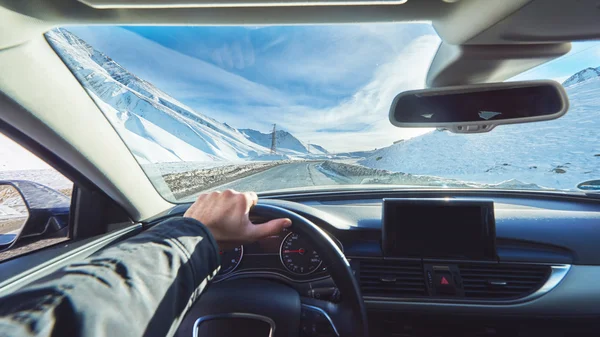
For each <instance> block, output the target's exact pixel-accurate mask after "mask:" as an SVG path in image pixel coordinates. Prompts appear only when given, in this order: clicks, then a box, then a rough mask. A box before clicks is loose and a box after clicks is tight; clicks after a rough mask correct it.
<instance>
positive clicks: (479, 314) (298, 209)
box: [173, 190, 600, 336]
mask: <svg viewBox="0 0 600 337" xmlns="http://www.w3.org/2000/svg"><path fill="white" fill-rule="evenodd" d="M386 198H401V199H402V198H412V199H415V198H416V199H436V200H440V199H445V200H449V199H451V200H457V201H460V202H466V203H481V202H485V203H488V204H489V205H492V208H493V220H494V255H493V257H492V258H489V254H483V255H481V256H480V257H477V256H472V257H461V256H458V257H453V256H450V255H447V254H439V256H435V254H436V253H433V254H434V255H427V254H426V255H427V256H422V254H416V255H414V254H412V255H411V254H408V253H407V252H404V251H402V250H400V251H401V252H402V253H401V254H396V255H394V254H391V253H390V252H389V251H387V250H386V249H385V246H386V244H385V242H384V236H383V232H384V229H385V221H384V220H385V219H384V218H385V213H384V210H383V208H384V199H386ZM261 202H263V203H267V204H271V205H275V206H279V207H283V208H286V209H288V210H290V211H293V212H295V213H298V214H300V215H302V216H304V217H306V218H307V219H309V220H311V221H312V222H313V223H315V224H316V225H317V226H319V227H321V229H323V230H324V231H325V232H326V233H327V234H328V235H329V236H330V237H332V238H333V239H334V241H335V242H336V243H337V244H338V245H339V247H340V248H341V249H342V251H343V252H344V255H345V256H346V258H347V259H348V260H349V262H350V264H351V267H352V269H353V271H354V274H355V277H356V278H357V281H358V283H359V285H360V288H361V292H362V295H363V299H364V301H365V304H366V306H367V310H368V314H369V324H370V327H371V329H372V335H380V336H428V335H437V336H444V335H456V334H460V335H474V336H475V335H477V336H479V335H485V336H501V335H519V336H538V335H545V336H562V335H565V334H567V335H569V334H577V335H579V334H581V335H587V334H590V335H593V334H594V333H595V332H597V331H598V329H600V282H597V281H598V280H600V245H599V243H600V200H593V199H590V198H583V197H576V196H569V195H564V194H560V193H555V194H551V193H536V192H502V191H494V192H490V191H464V190H454V191H453V190H448V191H443V192H440V191H439V190H438V191H411V192H405V191H401V190H399V191H384V192H382V191H360V192H353V193H346V192H344V193H343V192H318V193H303V194H289V195H277V196H271V197H267V198H261ZM186 208H187V206H186V205H181V206H178V207H177V208H176V209H174V210H173V212H174V213H179V212H183V211H184V210H185V209H186ZM448 214H450V213H448ZM444 216H445V217H446V218H444V217H441V218H438V219H435V220H436V221H437V222H442V225H444V224H447V225H451V224H454V223H457V221H458V223H460V222H461V217H460V212H459V213H457V215H454V216H455V217H457V218H449V217H448V216H449V215H448V216H446V215H444ZM432 219H433V218H432ZM253 220H254V221H256V222H260V221H261V220H262V219H253ZM422 223H423V222H422V221H421V222H419V221H417V222H416V223H415V224H413V225H414V226H422ZM430 235H432V236H433V237H432V238H431V240H425V241H423V242H422V244H421V245H433V244H434V243H435V242H436V240H438V239H439V237H438V238H436V233H435V231H434V232H431V233H430ZM440 242H442V243H443V241H438V242H437V243H435V244H436V245H438V244H439V243H440ZM464 244H465V243H464V242H463V243H461V245H464ZM415 247H416V246H415ZM413 249H414V247H413ZM434 251H435V250H434ZM245 277H264V278H272V279H276V280H278V281H279V282H282V283H285V284H287V285H290V286H292V287H293V288H295V289H296V290H298V292H299V293H300V294H301V295H303V296H309V297H314V298H319V299H324V300H328V301H332V302H335V301H336V299H338V298H339V296H340V294H339V293H338V292H337V291H336V287H335V283H334V282H333V281H332V279H331V278H330V277H329V274H328V272H327V266H326V265H325V263H324V262H323V261H321V257H320V256H319V252H317V251H315V250H314V249H312V247H311V245H310V242H307V241H306V240H304V238H302V237H301V236H299V235H297V234H296V233H293V232H291V231H287V230H286V231H285V232H283V233H281V234H280V235H277V236H273V237H270V238H267V239H264V240H261V241H259V242H256V243H253V244H250V245H244V246H239V247H237V248H235V249H233V250H229V251H225V252H222V269H221V271H220V273H219V275H218V276H217V277H216V279H215V282H226V281H228V280H231V279H237V278H245ZM342 296H343V294H342ZM432 321H435V322H436V324H435V325H432V324H431V322H432Z"/></svg>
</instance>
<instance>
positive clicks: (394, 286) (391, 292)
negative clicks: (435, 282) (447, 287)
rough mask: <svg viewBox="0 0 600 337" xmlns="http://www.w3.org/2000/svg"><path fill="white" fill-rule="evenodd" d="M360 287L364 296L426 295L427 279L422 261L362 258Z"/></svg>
mask: <svg viewBox="0 0 600 337" xmlns="http://www.w3.org/2000/svg"><path fill="white" fill-rule="evenodd" d="M359 274H360V275H359V282H360V289H361V291H362V294H363V296H377V297H415V296H425V295H426V294H427V292H426V288H425V279H424V276H423V266H422V265H421V263H420V262H412V261H388V260H361V261H360V269H359Z"/></svg>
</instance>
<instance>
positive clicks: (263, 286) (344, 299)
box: [177, 202, 368, 337]
mask: <svg viewBox="0 0 600 337" xmlns="http://www.w3.org/2000/svg"><path fill="white" fill-rule="evenodd" d="M250 214H251V215H252V216H257V217H260V218H264V219H275V218H289V219H291V220H292V225H291V227H290V230H291V231H293V232H295V233H297V234H299V235H301V236H302V237H304V238H305V239H306V240H308V241H309V242H310V243H311V244H312V246H313V248H314V249H315V250H316V251H318V252H319V256H320V257H321V259H322V260H323V262H324V263H325V264H326V265H327V267H328V271H329V273H330V275H331V278H332V279H333V281H334V282H335V284H336V286H337V287H338V289H339V290H340V292H341V300H340V302H339V303H332V302H327V301H321V300H316V299H310V298H301V297H300V295H299V294H298V292H297V291H296V290H294V289H292V288H291V287H289V286H286V285H283V284H281V283H278V282H275V281H271V280H264V279H254V278H252V279H237V280H232V281H226V282H220V283H217V284H212V285H211V286H210V287H209V288H208V289H207V291H205V293H203V294H202V295H201V296H200V299H199V300H198V302H197V303H196V304H195V305H194V306H193V307H192V308H191V310H190V312H189V313H188V314H187V315H186V317H185V318H184V320H183V321H182V323H181V325H180V328H179V331H178V334H177V335H178V336H186V337H191V336H198V337H203V334H202V333H199V334H196V335H195V334H194V330H195V328H194V323H196V325H197V324H198V322H199V321H202V319H206V318H207V317H209V318H214V317H217V318H223V322H225V321H226V320H227V318H235V317H238V318H239V317H245V316H244V315H246V316H248V317H251V316H254V317H259V318H260V317H262V318H263V321H265V322H267V321H269V322H270V323H272V324H273V325H274V328H275V329H274V331H273V336H276V337H277V336H282V337H283V336H290V337H294V336H298V335H300V315H301V312H302V308H303V307H304V308H313V309H315V308H316V310H320V311H322V312H323V313H325V314H326V316H327V317H328V318H329V319H330V320H331V323H332V325H333V326H334V333H335V334H337V335H338V336H340V337H350V336H357V337H367V336H368V326H367V314H366V309H365V304H364V301H363V299H362V295H361V293H360V288H359V286H358V283H357V281H356V279H355V277H354V275H353V272H352V269H351V268H350V264H349V263H348V260H346V257H345V256H344V254H343V253H342V251H341V250H340V248H339V247H338V246H337V245H336V244H335V242H334V241H333V240H332V239H331V238H330V237H329V236H328V235H327V234H326V233H325V232H324V231H323V230H322V229H321V228H319V227H318V226H317V225H315V224H314V223H312V222H311V221H310V220H308V219H306V218H304V217H302V216H300V215H298V214H296V213H294V212H291V211H288V210H286V209H284V208H281V207H277V206H272V205H268V204H263V203H260V202H259V204H258V205H256V206H255V207H253V208H252V210H251V211H250ZM232 314H233V316H232ZM231 322H234V321H231ZM238 322H241V321H238ZM223 324H227V323H223ZM235 324H236V323H229V327H230V328H231V327H232V326H233V325H235ZM242 325H243V324H240V326H242ZM243 329H245V331H244V333H245V334H246V335H248V336H252V335H254V333H253V332H250V331H248V329H250V328H249V327H248V326H244V328H243ZM200 330H201V329H198V330H197V331H200ZM207 331H209V330H207ZM209 333H210V334H211V335H212V337H219V336H215V332H214V331H210V332H209ZM228 333H232V332H231V331H228ZM236 334H237V332H236ZM238 335H239V334H238ZM263 335H264V336H265V337H267V336H268V334H264V333H263ZM257 336H258V335H257Z"/></svg>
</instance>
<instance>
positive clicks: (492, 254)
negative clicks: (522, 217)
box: [381, 198, 497, 261]
mask: <svg viewBox="0 0 600 337" xmlns="http://www.w3.org/2000/svg"><path fill="white" fill-rule="evenodd" d="M402 207H403V208H405V209H407V210H410V208H416V207H419V208H421V209H422V210H427V209H428V208H429V209H430V212H436V211H437V212H440V210H441V211H443V210H444V209H445V210H448V209H449V208H456V209H460V208H463V209H464V210H465V212H469V211H471V212H473V211H474V210H473V209H474V208H478V209H479V210H480V214H481V224H480V226H481V227H480V229H479V230H480V231H481V232H480V233H478V234H475V233H470V234H471V235H472V236H475V235H477V236H478V237H479V239H478V240H482V241H483V242H481V241H478V244H479V245H480V246H481V247H480V249H479V251H480V253H477V254H475V253H474V252H473V250H475V249H472V250H471V251H470V252H468V250H469V249H467V248H465V250H464V253H462V255H463V256H457V254H456V253H455V252H454V253H450V252H448V253H443V252H442V253H440V252H439V251H436V250H435V249H432V248H427V247H422V248H421V249H420V251H419V252H418V253H412V252H411V254H407V253H406V252H405V251H403V249H402V248H399V247H400V244H401V243H402V240H410V239H408V238H406V237H402V238H399V237H397V236H399V235H397V233H398V232H399V231H398V230H397V229H392V226H398V225H400V226H402V225H405V226H420V227H418V228H419V232H420V233H423V232H425V231H426V230H431V232H430V233H435V232H436V229H437V228H436V227H434V226H436V225H435V224H424V223H411V222H409V223H406V222H403V221H402V220H398V219H392V218H393V217H395V216H397V214H396V212H398V208H402ZM456 209H453V210H452V211H456ZM409 212H410V211H409ZM473 214H474V213H473ZM473 214H470V215H473ZM410 215H412V216H413V218H412V219H411V220H407V221H412V222H414V221H415V219H414V215H415V214H410ZM423 226H425V228H423ZM427 226H430V227H427ZM437 226H440V227H439V228H442V227H441V226H445V224H437ZM407 228H408V227H407ZM413 228H417V227H413ZM404 230H405V231H404V233H408V232H409V231H408V230H406V229H404ZM443 230H446V229H443ZM443 230H440V232H443ZM414 235H415V237H413V238H412V239H414V240H419V241H427V242H431V246H430V247H436V246H438V245H439V246H442V244H440V242H441V240H443V239H444V238H443V236H442V235H440V236H435V235H430V236H428V237H421V236H422V235H424V234H414ZM419 235H421V236H419ZM381 239H382V240H381V246H382V251H383V255H384V256H386V257H407V258H408V257H413V258H414V257H417V258H451V259H465V260H481V261H493V260H497V252H496V225H495V217H494V203H493V201H490V200H457V199H451V198H391V199H387V198H386V199H383V205H382V226H381ZM436 240H439V241H436ZM406 242H407V241H404V243H406ZM462 244H465V242H462ZM428 246H429V244H428ZM428 249H429V250H428Z"/></svg>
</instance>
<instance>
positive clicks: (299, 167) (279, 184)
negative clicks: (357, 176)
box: [211, 162, 338, 191]
mask: <svg viewBox="0 0 600 337" xmlns="http://www.w3.org/2000/svg"><path fill="white" fill-rule="evenodd" d="M321 163H322V162H308V163H307V162H302V163H292V164H283V165H279V166H276V167H273V168H271V169H268V170H266V171H263V172H260V173H257V174H254V175H251V176H249V177H246V178H242V179H240V180H236V181H233V182H230V183H227V184H224V185H221V186H218V187H215V188H212V189H211V190H224V189H228V188H231V189H234V190H237V191H269V190H278V189H284V188H294V187H304V186H322V185H337V184H338V183H337V182H336V181H335V180H333V179H331V178H329V177H328V176H326V175H324V174H323V173H321V172H320V171H319V170H318V169H317V167H316V166H317V165H319V164H321Z"/></svg>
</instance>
